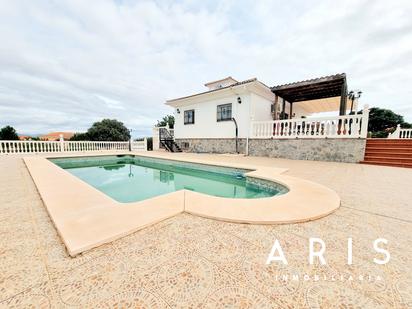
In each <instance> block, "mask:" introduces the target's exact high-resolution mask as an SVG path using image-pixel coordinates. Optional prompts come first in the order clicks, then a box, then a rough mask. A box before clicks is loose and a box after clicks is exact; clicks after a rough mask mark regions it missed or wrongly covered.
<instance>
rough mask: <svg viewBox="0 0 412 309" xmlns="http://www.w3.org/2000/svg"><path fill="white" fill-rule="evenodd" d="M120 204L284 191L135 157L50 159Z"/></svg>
mask: <svg viewBox="0 0 412 309" xmlns="http://www.w3.org/2000/svg"><path fill="white" fill-rule="evenodd" d="M50 160H51V161H52V162H54V163H55V164H56V165H58V166H60V167H61V168H63V169H65V170H67V171H68V172H69V173H71V174H73V175H75V176H76V177H78V178H80V179H81V180H83V181H85V182H86V183H88V184H90V185H91V186H93V187H95V188H96V189H98V190H100V191H102V192H103V193H105V194H107V195H108V196H110V197H111V198H113V199H114V200H116V201H118V202H122V203H128V202H135V201H141V200H145V199H148V198H151V197H155V196H159V195H162V194H166V193H170V192H174V191H178V190H182V189H186V190H192V191H196V192H200V193H205V194H209V195H214V196H219V197H227V198H263V197H270V196H274V195H279V194H283V193H286V192H287V189H286V187H284V186H281V185H279V184H276V183H272V182H264V183H262V184H260V183H259V181H257V180H256V179H252V178H249V177H245V176H244V173H246V172H248V170H241V169H234V168H226V167H218V166H209V165H203V164H195V163H188V162H187V163H186V162H178V161H171V160H164V159H155V158H146V157H138V156H99V157H82V158H63V159H62V158H58V159H50Z"/></svg>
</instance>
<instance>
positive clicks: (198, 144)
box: [176, 138, 246, 153]
mask: <svg viewBox="0 0 412 309" xmlns="http://www.w3.org/2000/svg"><path fill="white" fill-rule="evenodd" d="M176 143H177V144H178V145H179V146H180V148H182V150H183V151H185V152H195V153H236V142H235V139H234V138H183V139H176ZM185 143H187V144H188V145H189V146H188V147H185ZM238 143H239V144H238V145H239V146H238V147H239V152H240V153H245V151H246V139H242V138H239V139H238Z"/></svg>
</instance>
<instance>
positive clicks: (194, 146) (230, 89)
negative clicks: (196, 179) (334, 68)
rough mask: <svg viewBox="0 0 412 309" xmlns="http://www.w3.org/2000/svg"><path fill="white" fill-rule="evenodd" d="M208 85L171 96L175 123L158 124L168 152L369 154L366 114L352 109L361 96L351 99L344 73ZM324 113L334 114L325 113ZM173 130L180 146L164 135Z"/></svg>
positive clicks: (335, 157) (334, 157)
mask: <svg viewBox="0 0 412 309" xmlns="http://www.w3.org/2000/svg"><path fill="white" fill-rule="evenodd" d="M205 86H206V87H207V88H208V89H207V91H204V92H200V93H196V94H192V95H188V96H184V97H180V98H176V99H171V100H168V101H166V105H168V106H171V107H173V108H174V116H175V125H174V132H170V134H164V133H162V132H164V130H166V129H167V128H165V129H163V130H160V131H159V132H160V135H159V138H158V139H159V142H160V145H161V146H164V147H165V148H166V149H168V148H169V150H170V151H174V149H177V150H179V151H180V149H182V150H183V151H188V152H213V153H233V152H236V151H237V152H239V153H244V154H248V155H257V156H272V157H286V158H292V159H310V160H327V161H345V162H359V161H361V160H363V156H364V151H365V143H366V135H367V124H368V116H367V114H368V113H367V110H364V113H363V116H362V115H350V114H351V113H350V112H351V111H357V110H359V109H358V106H357V105H358V102H357V100H354V101H353V100H350V99H349V98H348V88H347V83H346V74H344V73H343V74H335V75H331V76H325V77H320V78H315V79H310V80H305V81H299V82H294V83H289V84H284V85H279V86H273V87H269V86H267V85H265V84H264V83H262V82H260V81H259V80H257V79H256V78H251V79H247V80H244V81H237V80H235V79H234V78H232V77H227V78H224V79H220V80H216V81H213V82H208V83H206V84H205ZM323 112H329V115H328V116H326V117H319V116H318V114H319V113H323ZM333 112H334V114H335V115H333V114H332V113H333ZM331 114H332V116H330V115H331ZM236 128H237V130H236ZM236 133H237V134H236ZM162 134H163V135H162ZM172 135H174V143H175V144H176V147H175V148H173V147H168V144H167V143H166V142H169V146H170V145H171V144H170V141H166V140H165V137H164V136H166V137H167V136H172ZM162 139H163V143H162ZM236 145H237V147H236ZM154 147H155V146H154Z"/></svg>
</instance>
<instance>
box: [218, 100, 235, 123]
mask: <svg viewBox="0 0 412 309" xmlns="http://www.w3.org/2000/svg"><path fill="white" fill-rule="evenodd" d="M231 119H232V103H230V104H222V105H218V106H217V121H227V120H231Z"/></svg>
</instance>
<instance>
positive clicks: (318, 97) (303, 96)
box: [271, 73, 348, 119]
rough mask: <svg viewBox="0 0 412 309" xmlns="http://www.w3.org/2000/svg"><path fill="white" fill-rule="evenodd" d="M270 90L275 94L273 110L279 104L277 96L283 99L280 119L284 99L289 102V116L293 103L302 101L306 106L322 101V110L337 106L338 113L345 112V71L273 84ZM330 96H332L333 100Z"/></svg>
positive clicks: (283, 114) (283, 109)
mask: <svg viewBox="0 0 412 309" xmlns="http://www.w3.org/2000/svg"><path fill="white" fill-rule="evenodd" d="M271 90H272V92H273V93H274V94H275V103H274V108H275V109H274V110H275V111H276V110H277V105H278V104H279V98H281V99H283V100H282V108H281V114H280V117H281V119H284V118H285V116H286V115H285V114H286V111H285V107H286V106H285V105H286V101H287V102H289V103H290V110H289V117H291V116H292V115H293V105H294V104H296V103H297V102H302V103H301V104H303V102H305V103H304V104H306V106H307V107H308V108H310V107H311V106H314V104H321V103H322V104H323V105H324V106H326V108H324V109H325V110H324V111H329V110H336V109H337V108H339V115H345V113H346V105H347V92H348V90H347V84H346V74H345V73H342V74H336V75H331V76H325V77H320V78H315V79H310V80H305V81H300V82H295V83H290V84H285V85H280V86H275V87H272V88H271ZM339 97H340V100H339ZM331 98H334V100H332V99H331ZM338 100H339V101H338ZM322 111H323V110H322ZM275 115H276V113H275ZM275 117H276V116H275Z"/></svg>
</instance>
